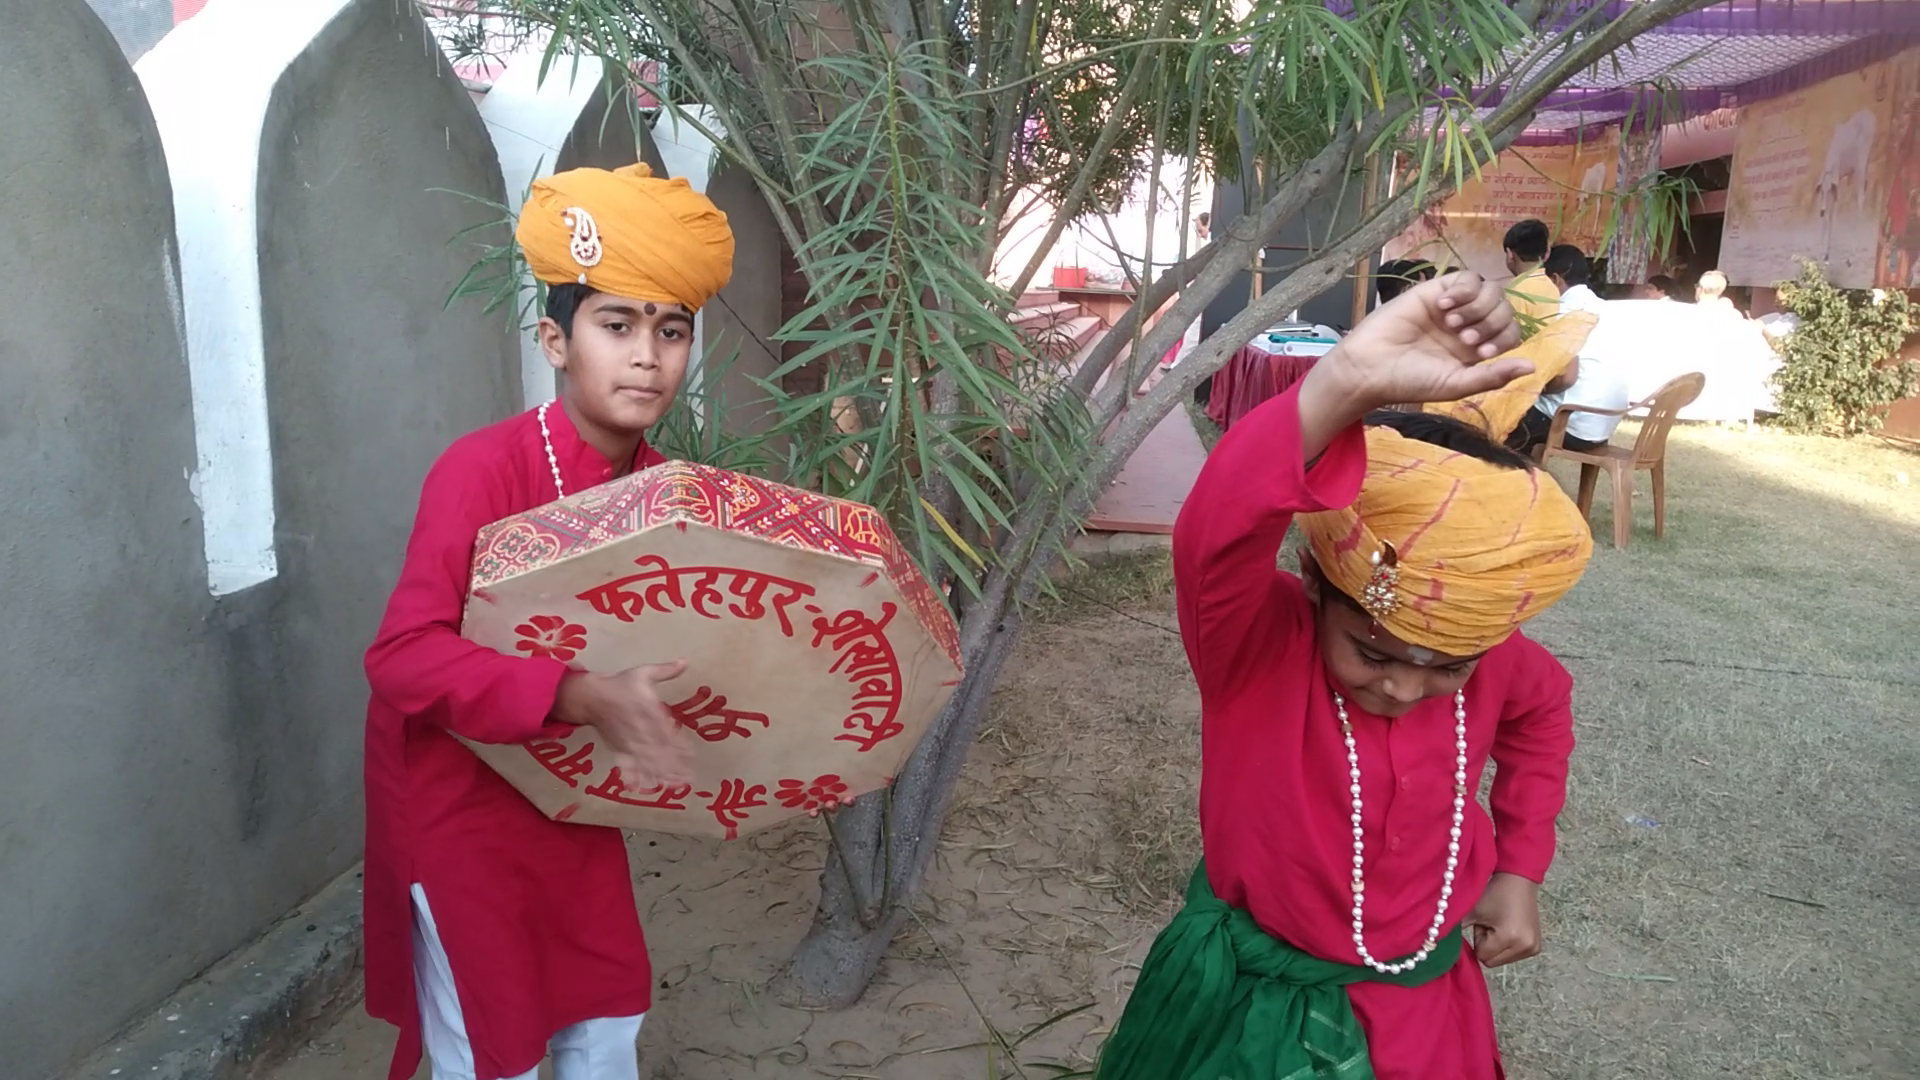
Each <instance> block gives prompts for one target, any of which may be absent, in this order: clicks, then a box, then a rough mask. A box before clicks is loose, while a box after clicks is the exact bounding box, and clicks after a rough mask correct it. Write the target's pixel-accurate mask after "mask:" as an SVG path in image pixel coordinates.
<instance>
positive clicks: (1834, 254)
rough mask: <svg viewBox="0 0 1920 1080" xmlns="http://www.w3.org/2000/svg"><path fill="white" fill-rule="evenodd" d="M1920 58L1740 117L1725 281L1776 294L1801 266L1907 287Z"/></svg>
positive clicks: (1865, 283) (1914, 54)
mask: <svg viewBox="0 0 1920 1080" xmlns="http://www.w3.org/2000/svg"><path fill="white" fill-rule="evenodd" d="M1916 68H1920V49H1915V50H1910V51H1908V52H1905V53H1902V54H1901V55H1899V56H1897V57H1894V58H1893V59H1891V60H1887V61H1884V62H1882V63H1878V64H1874V65H1872V66H1870V67H1866V68H1863V69H1861V70H1859V71H1855V72H1850V73H1848V74H1846V75H1842V76H1839V77H1838V78H1833V79H1829V80H1827V81H1826V82H1823V83H1820V84H1819V85H1817V86H1812V87H1809V88H1807V89H1805V90H1802V91H1799V92H1797V93H1794V94H1789V95H1787V96H1785V97H1781V98H1777V99H1775V100H1772V101H1764V102H1760V103H1758V104H1755V105H1751V106H1748V107H1747V108H1745V109H1742V110H1741V116H1740V128H1739V133H1738V135H1737V136H1736V138H1735V142H1734V154H1733V176H1732V183H1731V185H1730V187H1729V189H1728V192H1727V222H1726V231H1725V233H1724V234H1723V236H1722V238H1721V243H1720V269H1721V271H1722V272H1724V273H1725V274H1726V275H1727V278H1728V279H1729V280H1730V281H1732V282H1733V283H1734V284H1736V285H1761V286H1768V285H1773V284H1774V283H1776V282H1780V281H1784V280H1787V279H1789V278H1792V277H1794V276H1795V275H1796V274H1798V273H1799V269H1800V266H1799V262H1800V259H1801V258H1809V259H1813V260H1814V261H1816V262H1820V263H1823V264H1825V265H1826V267H1827V276H1828V278H1829V279H1831V280H1832V281H1833V282H1834V283H1835V284H1838V285H1842V286H1845V287H1847V288H1854V289H1865V288H1873V287H1876V286H1898V287H1908V286H1911V285H1913V284H1915V279H1914V276H1913V262H1914V252H1915V249H1916V239H1917V238H1916V237H1915V236H1914V235H1913V234H1914V232H1915V231H1916V228H1915V225H1914V223H1913V217H1914V214H1913V206H1914V203H1913V198H1912V187H1913V184H1912V169H1913V168H1914V167H1915V164H1916V157H1915V151H1916V137H1915V134H1914V126H1915V125H1914V123H1913V121H1912V119H1911V118H1912V114H1913V110H1914V109H1915V108H1916V107H1920V94H1917V93H1916V92H1915V83H1916V79H1920V74H1917V73H1916Z"/></svg>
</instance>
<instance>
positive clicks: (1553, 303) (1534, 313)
mask: <svg viewBox="0 0 1920 1080" xmlns="http://www.w3.org/2000/svg"><path fill="white" fill-rule="evenodd" d="M1551 235H1552V234H1551V233H1550V232H1548V230H1547V223H1546V222H1544V221H1540V220H1538V219H1536V218H1528V219H1527V220H1525V221H1522V222H1519V223H1517V224H1515V225H1514V226H1513V228H1511V229H1508V230H1507V236H1506V239H1505V240H1504V241H1503V242H1502V246H1503V247H1504V248H1505V249H1506V253H1507V272H1508V273H1510V274H1512V275H1513V280H1512V281H1510V282H1508V283H1507V303H1509V304H1511V305H1513V312H1514V314H1516V315H1518V316H1520V332H1521V336H1522V337H1531V336H1532V335H1533V331H1535V330H1537V329H1539V327H1540V324H1541V323H1542V322H1544V321H1546V320H1547V319H1551V318H1552V317H1554V316H1555V315H1558V314H1559V313H1560V290H1559V289H1556V288H1554V286H1553V282H1551V281H1549V280H1547V275H1546V272H1545V271H1543V270H1542V269H1541V268H1540V264H1541V263H1542V262H1545V261H1546V258H1547V244H1548V241H1549V239H1550V238H1551Z"/></svg>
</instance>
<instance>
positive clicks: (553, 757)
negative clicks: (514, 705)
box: [527, 739, 593, 787]
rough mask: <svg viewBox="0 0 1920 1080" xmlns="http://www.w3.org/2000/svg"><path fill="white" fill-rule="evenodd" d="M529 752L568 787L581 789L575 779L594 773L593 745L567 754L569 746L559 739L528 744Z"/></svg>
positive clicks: (590, 744) (589, 744) (586, 745)
mask: <svg viewBox="0 0 1920 1080" xmlns="http://www.w3.org/2000/svg"><path fill="white" fill-rule="evenodd" d="M527 752H528V753H530V754H532V755H533V757H534V760H536V761H538V762H539V763H540V764H541V766H542V767H543V768H545V769H546V770H547V771H548V772H550V773H552V774H553V775H555V776H557V777H559V778H560V779H561V781H563V782H564V783H565V784H566V785H567V786H568V787H579V786H580V781H578V780H576V779H575V777H579V776H586V775H587V774H589V773H591V772H593V756H592V755H593V744H592V743H586V744H584V745H583V746H581V747H580V749H578V750H575V751H573V752H572V753H571V754H569V753H568V752H567V744H566V743H563V742H561V741H559V740H558V739H552V740H547V741H543V742H536V743H528V744H527Z"/></svg>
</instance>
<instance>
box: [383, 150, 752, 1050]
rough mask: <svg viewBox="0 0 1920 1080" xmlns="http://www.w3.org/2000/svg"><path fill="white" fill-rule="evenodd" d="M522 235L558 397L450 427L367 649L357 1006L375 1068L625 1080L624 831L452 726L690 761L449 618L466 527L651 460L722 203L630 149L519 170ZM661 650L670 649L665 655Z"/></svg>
mask: <svg viewBox="0 0 1920 1080" xmlns="http://www.w3.org/2000/svg"><path fill="white" fill-rule="evenodd" d="M518 240H519V242H520V245H521V248H522V250H523V251H524V252H525V254H526V256H527V261H528V263H529V264H530V266H531V267H532V269H533V272H534V274H535V275H536V276H537V277H539V278H540V279H541V280H542V281H544V282H547V283H548V284H549V285H550V286H551V288H550V289H549V291H548V298H547V308H546V317H545V318H543V319H542V320H541V322H540V329H539V337H540V342H541V345H542V347H543V348H544V349H545V351H546V354H547V358H548V360H549V362H550V363H551V364H552V365H553V366H554V368H555V369H556V370H558V371H560V372H561V373H562V374H563V376H564V380H563V387H564V388H563V390H562V392H561V397H560V400H559V401H557V402H552V403H549V404H547V405H542V406H540V407H539V408H538V409H535V410H533V411H531V412H527V413H523V414H521V415H519V416H516V417H514V418H512V419H510V420H507V421H505V422H504V423H501V424H496V425H494V426H493V427H490V428H486V429H484V430H481V431H477V432H474V433H473V434H471V435H468V436H466V437H465V438H462V439H460V440H459V441H458V442H456V443H454V444H453V446H452V447H450V448H449V449H448V450H447V452H446V453H445V454H444V455H443V456H442V457H441V458H440V460H439V461H438V462H436V463H435V464H434V466H433V469H432V470H431V471H430V472H429V473H428V474H427V478H426V482H425V484H424V485H423V486H422V489H421V494H420V510H419V515H418V517H417V518H416V520H415V523H414V531H413V537H412V539H411V540H410V541H409V542H408V544H407V555H406V562H405V565H404V566H403V568H402V569H401V573H400V581H399V583H398V584H397V585H396V586H395V587H394V591H393V598H392V599H391V600H390V601H389V602H388V606H387V613H386V618H385V620H384V621H383V622H382V623H381V626H380V631H379V635H378V637H377V638H376V639H375V640H374V643H373V646H372V647H371V648H370V649H368V650H367V658H366V668H367V679H368V682H369V683H370V684H371V685H372V689H373V698H372V701H371V703H370V704H369V705H368V708H367V860H366V899H365V905H366V978H367V1009H368V1011H369V1012H371V1013H372V1014H373V1015H375V1016H377V1017H380V1018H382V1019H385V1020H388V1021H391V1022H392V1023H394V1024H396V1025H398V1026H399V1028H400V1040H399V1045H398V1046H397V1047H396V1048H395V1050H394V1056H393V1063H392V1067H391V1069H390V1070H389V1076H390V1077H391V1078H393V1080H401V1078H405V1077H411V1076H412V1075H413V1074H414V1071H415V1070H416V1069H417V1068H418V1066H419V1064H420V1057H421V1052H422V1049H423V1044H424V1049H425V1050H426V1052H427V1054H428V1055H429V1056H430V1057H431V1058H432V1062H433V1075H434V1077H435V1080H502V1078H506V1077H513V1078H516V1080H532V1078H533V1077H534V1075H535V1072H536V1070H537V1069H538V1067H539V1064H540V1061H541V1059H542V1058H543V1057H545V1056H546V1055H547V1053H548V1051H549V1049H551V1051H552V1054H553V1060H554V1071H555V1076H556V1078H557V1080H634V1078H636V1077H637V1076H638V1065H637V1062H636V1057H635V1048H634V1041H635V1039H636V1037H637V1036H638V1035H639V1031H640V1021H641V1018H642V1015H643V1014H644V1013H645V1012H646V1011H647V1008H648V1006H649V1004H650V987H651V978H650V973H649V970H648V965H647V950H646V943H645V941H644V940H643V939H642V937H641V933H640V919H639V916H638V914H637V912H636V910H635V906H634V899H633V885H632V881H631V878H630V877H629V871H628V866H627V852H626V846H625V843H624V841H623V839H622V837H621V834H620V832H619V831H618V830H615V829H603V828H594V827H588V826H580V825H565V824H559V823H557V822H554V821H551V820H549V819H548V818H547V817H546V816H545V815H543V814H541V813H540V811H538V810H537V809H535V808H534V806H533V804H532V803H530V802H528V801H527V800H526V798H524V797H523V796H521V795H520V794H519V793H518V792H517V791H515V790H514V789H513V788H512V787H511V786H509V785H508V784H507V782H506V781H505V780H502V779H501V778H500V776H499V775H498V774H497V773H495V772H494V771H493V770H492V769H490V768H488V767H487V766H486V765H484V764H482V763H481V761H480V759H479V758H478V757H476V756H475V755H474V754H473V753H472V752H471V751H470V750H468V749H467V748H466V747H464V746H462V745H461V744H460V743H459V742H457V741H456V740H455V739H454V738H453V736H454V735H456V734H457V735H460V736H463V737H465V738H468V739H473V740H476V741H480V742H491V743H512V742H525V741H529V740H532V739H536V738H541V737H546V736H550V735H553V734H556V733H557V730H556V729H565V728H567V727H571V726H584V725H591V726H593V727H594V728H595V729H596V730H597V731H598V732H599V733H600V736H601V740H602V742H603V743H605V744H606V745H608V746H609V747H611V748H612V749H613V750H614V752H615V753H614V757H615V762H616V764H618V765H619V768H620V775H622V776H628V777H633V778H634V781H633V783H632V785H631V786H632V787H634V788H636V789H644V788H648V787H652V786H654V785H656V784H658V783H660V782H662V781H665V780H670V779H675V778H677V777H678V776H679V774H680V772H681V771H682V770H684V769H685V767H686V764H687V755H686V749H685V747H683V746H682V745H681V744H680V742H679V736H678V733H677V731H676V730H675V727H676V726H675V723H674V721H673V719H672V717H671V715H670V714H668V712H667V711H666V709H665V707H664V705H663V704H662V702H661V700H660V697H659V695H658V694H657V693H656V692H655V690H654V685H655V684H656V683H659V682H664V681H667V680H669V679H672V678H674V677H676V676H678V675H679V674H680V671H681V670H682V669H683V668H684V664H682V663H680V662H679V661H674V662H671V663H661V664H651V665H645V666H642V667H638V668H634V669H632V670H630V671H626V672H622V673H619V674H616V675H591V674H586V673H581V672H573V671H569V670H568V669H567V667H566V665H565V664H563V663H562V662H560V661H558V660H554V659H548V658H534V657H528V656H509V655H505V654H502V653H498V652H495V651H493V650H492V649H487V648H483V647H481V646H479V645H475V644H473V643H472V642H470V641H467V640H466V639H464V638H462V637H461V636H460V620H461V612H462V609H463V607H464V604H465V600H466V594H467V582H468V576H469V570H470V567H471V562H472V557H473V544H474V536H475V534H476V533H477V532H478V531H479V530H480V529H481V528H482V527H483V526H486V525H488V524H491V523H492V522H494V521H498V520H499V519H501V518H504V517H508V516H511V515H513V514H517V513H521V512H523V511H526V510H531V509H533V508H534V507H537V506H541V505H544V504H546V503H549V502H552V501H553V500H555V499H557V498H559V497H561V496H562V495H571V494H575V493H577V492H579V491H581V490H583V489H585V488H589V487H592V486H594V485H596V484H600V483H604V482H605V481H608V480H611V479H613V478H615V477H617V476H624V475H626V474H627V473H629V472H631V471H633V470H634V469H639V468H645V467H647V466H649V465H653V464H656V463H658V462H659V461H660V460H661V458H660V456H659V455H658V454H656V453H655V452H654V451H653V450H652V449H651V448H650V447H648V445H647V442H646V438H645V435H646V431H647V429H648V428H650V427H651V426H652V425H653V424H654V423H655V422H657V421H658V420H659V419H660V417H661V415H662V414H663V413H665V411H666V409H667V407H668V406H669V405H671V404H672V402H673V397H674V394H675V393H676V392H677V391H678V390H679V388H680V382H681V379H682V378H683V376H684V375H685V373H686V365H687V361H688V354H689V352H690V349H691V344H690V343H691V339H692V329H693V313H694V312H695V311H697V310H698V309H699V308H700V307H701V306H702V305H703V304H705V303H706V302H707V300H708V299H710V298H711V297H712V296H713V294H714V293H716V292H718V291H719V290H720V288H721V287H722V286H723V285H725V284H726V282H727V279H728V277H729V275H730V274H731V272H732V265H733V234H732V232H731V231H730V230H729V228H728V225H727V219H726V215H724V214H722V213H721V212H720V211H719V210H718V209H717V208H716V207H714V205H713V204H712V203H711V202H710V201H708V200H707V199H706V197H705V196H702V195H699V194H697V193H695V192H693V191H692V190H691V189H690V188H688V186H687V184H686V182H685V181H684V180H675V181H665V180H659V179H654V178H653V177H651V176H650V175H649V174H648V172H647V170H646V167H645V166H636V167H634V168H631V169H622V170H619V171H617V172H607V171H603V170H600V169H579V170H574V171H572V172H568V173H562V174H559V175H556V176H554V177H552V178H550V179H548V180H544V181H541V182H539V183H537V184H535V185H534V188H533V192H532V194H531V196H530V197H529V199H528V201H527V205H526V207H525V209H524V210H523V212H522V215H521V219H520V225H519V230H518ZM662 659H666V658H662Z"/></svg>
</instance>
